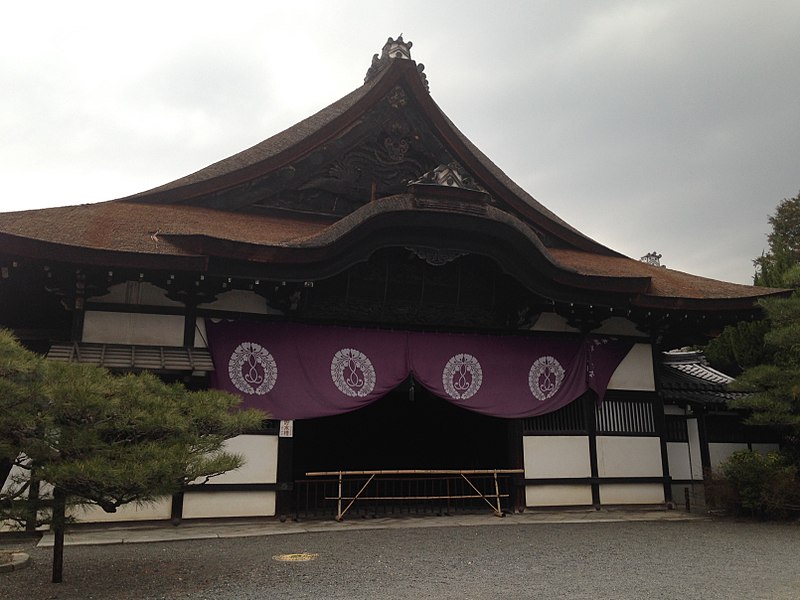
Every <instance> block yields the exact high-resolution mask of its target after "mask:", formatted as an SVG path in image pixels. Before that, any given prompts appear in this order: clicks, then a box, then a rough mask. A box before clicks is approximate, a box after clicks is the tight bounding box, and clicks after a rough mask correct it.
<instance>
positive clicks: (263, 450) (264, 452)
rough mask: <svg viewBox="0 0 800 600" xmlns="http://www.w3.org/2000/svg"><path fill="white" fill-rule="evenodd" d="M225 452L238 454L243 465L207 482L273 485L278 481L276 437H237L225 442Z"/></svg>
mask: <svg viewBox="0 0 800 600" xmlns="http://www.w3.org/2000/svg"><path fill="white" fill-rule="evenodd" d="M225 451H226V452H231V453H233V454H240V455H242V456H243V457H244V460H245V463H244V465H242V466H241V467H240V468H238V469H236V470H235V471H228V472H227V473H223V474H222V475H220V476H219V477H214V478H213V479H211V480H209V482H208V485H214V484H218V483H275V482H276V481H277V480H278V479H277V477H278V436H277V435H239V436H237V437H235V438H232V439H230V440H226V442H225Z"/></svg>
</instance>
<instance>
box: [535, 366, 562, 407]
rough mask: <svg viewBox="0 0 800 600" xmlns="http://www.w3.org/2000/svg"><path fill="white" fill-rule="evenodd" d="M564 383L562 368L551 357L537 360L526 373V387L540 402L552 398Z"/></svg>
mask: <svg viewBox="0 0 800 600" xmlns="http://www.w3.org/2000/svg"><path fill="white" fill-rule="evenodd" d="M563 381H564V367H562V366H561V363H560V362H558V361H557V360H556V359H555V358H554V357H552V356H542V357H540V358H537V359H536V360H535V361H534V363H533V364H532V365H531V370H530V371H529V372H528V387H530V389H531V394H533V396H534V398H536V399H537V400H539V401H540V402H544V401H545V400H547V399H548V398H552V397H553V396H554V395H555V394H556V392H557V391H558V389H559V388H560V387H561V383H562V382H563Z"/></svg>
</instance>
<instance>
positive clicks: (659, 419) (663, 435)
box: [650, 339, 672, 506]
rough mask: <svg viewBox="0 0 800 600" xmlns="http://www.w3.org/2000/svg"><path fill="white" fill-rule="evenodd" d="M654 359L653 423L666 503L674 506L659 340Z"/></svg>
mask: <svg viewBox="0 0 800 600" xmlns="http://www.w3.org/2000/svg"><path fill="white" fill-rule="evenodd" d="M650 344H651V346H650V347H651V349H652V357H653V383H654V387H655V388H656V391H655V394H654V395H653V423H654V425H655V428H656V433H657V434H658V439H659V441H660V443H661V469H662V473H663V484H664V501H665V502H666V503H667V505H668V506H672V477H670V474H669V454H668V452H667V419H666V416H665V414H664V400H663V398H662V397H661V372H660V370H659V367H660V365H661V352H660V351H659V349H658V344H657V340H655V339H651V341H650Z"/></svg>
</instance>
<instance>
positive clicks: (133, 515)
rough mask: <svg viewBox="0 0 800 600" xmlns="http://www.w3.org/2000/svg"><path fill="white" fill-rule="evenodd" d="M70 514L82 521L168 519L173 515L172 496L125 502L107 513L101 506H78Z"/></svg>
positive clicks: (106, 521)
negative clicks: (146, 500)
mask: <svg viewBox="0 0 800 600" xmlns="http://www.w3.org/2000/svg"><path fill="white" fill-rule="evenodd" d="M70 514H71V515H72V516H74V517H75V519H77V520H78V521H80V522H82V523H113V522H121V521H157V520H168V519H169V518H170V517H171V516H172V498H162V499H160V500H156V501H155V502H148V503H147V504H125V505H123V506H120V507H119V508H118V509H117V512H113V513H107V512H106V511H104V510H103V509H102V508H100V507H99V506H76V507H74V508H72V509H71V510H70Z"/></svg>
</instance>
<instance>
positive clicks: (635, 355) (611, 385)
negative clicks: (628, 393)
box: [608, 344, 656, 392]
mask: <svg viewBox="0 0 800 600" xmlns="http://www.w3.org/2000/svg"><path fill="white" fill-rule="evenodd" d="M608 389H610V390H638V391H648V392H649V391H653V390H655V389H656V385H655V379H654V377H653V354H652V351H651V349H650V344H634V346H633V348H631V350H630V352H628V355H627V356H626V357H625V358H624V359H623V360H622V362H621V363H620V365H619V366H618V367H617V370H616V371H614V374H613V375H612V376H611V380H610V381H609V382H608Z"/></svg>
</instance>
